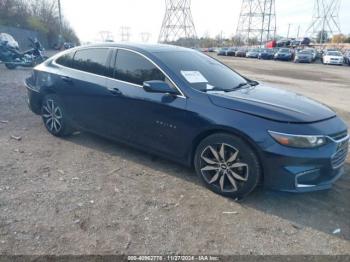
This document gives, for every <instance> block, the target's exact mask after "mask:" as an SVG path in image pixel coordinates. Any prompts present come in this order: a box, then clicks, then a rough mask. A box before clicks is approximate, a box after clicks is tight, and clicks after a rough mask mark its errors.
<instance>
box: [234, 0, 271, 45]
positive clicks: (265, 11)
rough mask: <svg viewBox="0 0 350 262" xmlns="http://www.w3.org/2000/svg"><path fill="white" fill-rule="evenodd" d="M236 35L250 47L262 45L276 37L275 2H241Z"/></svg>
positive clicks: (255, 0)
mask: <svg viewBox="0 0 350 262" xmlns="http://www.w3.org/2000/svg"><path fill="white" fill-rule="evenodd" d="M236 35H237V37H238V38H240V40H241V42H244V43H246V44H250V45H256V44H259V43H260V44H263V43H264V42H265V41H268V40H271V39H274V38H275V36H276V7H275V0H243V1H242V7H241V13H240V16H239V20H238V25H237V31H236Z"/></svg>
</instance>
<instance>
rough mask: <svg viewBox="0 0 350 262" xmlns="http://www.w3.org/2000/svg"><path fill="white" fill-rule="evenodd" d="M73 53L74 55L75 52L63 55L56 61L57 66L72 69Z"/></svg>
mask: <svg viewBox="0 0 350 262" xmlns="http://www.w3.org/2000/svg"><path fill="white" fill-rule="evenodd" d="M74 53H75V52H70V53H68V54H65V55H63V56H61V57H59V58H58V59H57V60H56V63H57V64H59V65H63V66H66V67H73V57H74Z"/></svg>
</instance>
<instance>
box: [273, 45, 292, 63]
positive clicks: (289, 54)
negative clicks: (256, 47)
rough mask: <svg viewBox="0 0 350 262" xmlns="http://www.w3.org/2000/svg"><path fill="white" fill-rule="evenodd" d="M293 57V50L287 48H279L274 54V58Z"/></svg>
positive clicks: (285, 58)
mask: <svg viewBox="0 0 350 262" xmlns="http://www.w3.org/2000/svg"><path fill="white" fill-rule="evenodd" d="M292 59H293V52H292V50H291V49H289V48H281V49H279V50H278V51H277V53H276V54H275V56H274V60H281V61H291V60H292Z"/></svg>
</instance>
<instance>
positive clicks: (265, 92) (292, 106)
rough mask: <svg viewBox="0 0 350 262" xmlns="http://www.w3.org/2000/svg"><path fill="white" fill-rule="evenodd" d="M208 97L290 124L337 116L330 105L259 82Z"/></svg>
mask: <svg viewBox="0 0 350 262" xmlns="http://www.w3.org/2000/svg"><path fill="white" fill-rule="evenodd" d="M209 99H210V100H211V102H212V103H213V104H215V105H216V106H219V107H223V108H227V109H231V110H236V111H240V112H244V113H247V114H251V115H255V116H259V117H263V118H266V119H270V120H274V121H279V122H288V123H312V122H318V121H321V120H325V119H329V118H332V117H335V116H336V114H335V113H334V112H333V111H332V110H331V109H329V108H328V107H326V106H324V105H322V104H320V103H318V102H316V101H313V100H311V99H309V98H306V97H304V96H301V95H298V94H295V93H292V92H288V91H284V90H281V89H278V88H274V87H269V86H266V85H259V86H256V87H251V88H248V89H239V90H236V91H232V92H212V93H209Z"/></svg>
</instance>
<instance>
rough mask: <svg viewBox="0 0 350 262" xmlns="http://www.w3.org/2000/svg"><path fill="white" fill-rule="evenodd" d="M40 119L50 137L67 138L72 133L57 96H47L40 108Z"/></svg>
mask: <svg viewBox="0 0 350 262" xmlns="http://www.w3.org/2000/svg"><path fill="white" fill-rule="evenodd" d="M41 117H42V119H43V122H44V125H45V127H46V129H47V131H49V132H50V133H51V134H52V135H54V136H57V137H63V136H69V135H71V134H72V133H73V130H72V128H71V126H70V125H69V121H68V119H67V115H66V112H65V110H64V108H63V105H62V103H61V101H60V99H59V97H58V96H57V95H47V96H45V98H44V99H43V102H42V106H41Z"/></svg>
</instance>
